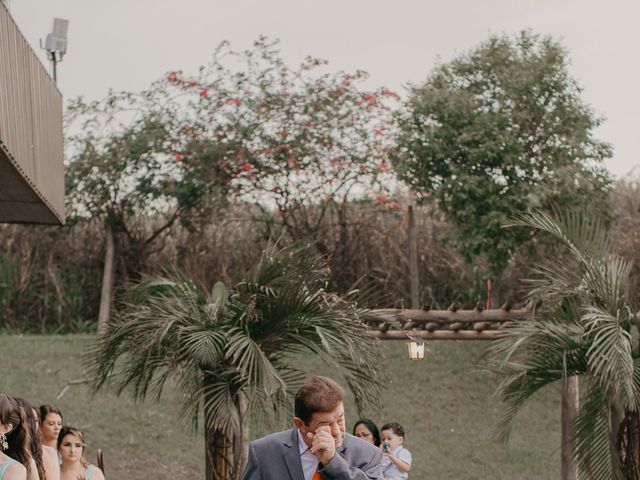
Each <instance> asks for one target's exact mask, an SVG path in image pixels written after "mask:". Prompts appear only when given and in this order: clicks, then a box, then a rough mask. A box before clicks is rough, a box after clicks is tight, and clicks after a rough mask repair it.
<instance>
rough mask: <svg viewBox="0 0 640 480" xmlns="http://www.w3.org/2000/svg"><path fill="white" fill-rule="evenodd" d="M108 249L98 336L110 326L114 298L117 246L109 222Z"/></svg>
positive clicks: (103, 276) (107, 229)
mask: <svg viewBox="0 0 640 480" xmlns="http://www.w3.org/2000/svg"><path fill="white" fill-rule="evenodd" d="M105 236H106V247H105V252H104V270H103V271H102V290H101V292H100V310H99V312H98V334H101V333H104V332H105V330H106V329H107V326H108V325H109V313H110V311H111V300H112V298H113V277H114V259H115V246H114V239H113V230H112V228H111V225H109V222H108V221H106V222H105Z"/></svg>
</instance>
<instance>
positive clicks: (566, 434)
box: [560, 376, 579, 480]
mask: <svg viewBox="0 0 640 480" xmlns="http://www.w3.org/2000/svg"><path fill="white" fill-rule="evenodd" d="M578 399H579V388H578V377H577V376H573V377H568V378H567V379H566V380H565V381H564V382H563V385H562V420H561V422H562V440H561V452H560V461H561V467H560V469H561V475H560V478H561V479H562V480H577V479H578V471H577V469H576V464H575V462H574V460H573V447H572V438H573V426H574V424H575V420H576V417H577V415H578V401H579V400H578Z"/></svg>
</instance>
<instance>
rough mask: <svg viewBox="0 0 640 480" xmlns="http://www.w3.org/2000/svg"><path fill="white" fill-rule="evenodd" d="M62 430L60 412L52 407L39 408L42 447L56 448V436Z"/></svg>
mask: <svg viewBox="0 0 640 480" xmlns="http://www.w3.org/2000/svg"><path fill="white" fill-rule="evenodd" d="M61 428H62V412H61V411H60V409H59V408H58V407H54V406H53V405H48V404H45V405H41V406H40V431H41V432H42V443H43V445H49V446H50V447H51V448H55V449H56V450H57V448H58V434H59V433H60V429H61Z"/></svg>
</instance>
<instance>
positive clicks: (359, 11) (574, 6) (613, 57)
mask: <svg viewBox="0 0 640 480" xmlns="http://www.w3.org/2000/svg"><path fill="white" fill-rule="evenodd" d="M8 5H9V10H10V11H11V13H12V14H13V17H14V19H15V20H16V23H17V24H18V26H19V27H20V29H21V31H22V33H23V34H24V36H25V37H26V38H27V40H28V41H29V43H30V44H31V46H32V47H33V48H34V50H35V51H36V52H37V53H38V55H39V56H40V58H41V59H43V60H44V55H43V54H42V51H41V50H40V49H39V46H38V42H39V39H40V38H44V37H45V35H46V34H47V33H48V32H49V31H50V30H51V26H52V22H53V18H54V17H59V18H66V19H68V20H69V21H70V23H69V34H68V35H69V47H68V52H67V56H66V57H65V58H64V61H63V62H62V64H60V66H59V70H58V83H59V87H60V90H61V91H62V93H63V95H64V96H65V97H66V98H73V97H75V96H78V95H84V96H86V97H88V98H95V99H97V98H101V97H102V96H104V94H105V93H106V92H107V90H108V89H109V88H113V89H116V90H132V91H135V90H141V89H143V88H145V87H147V86H148V85H149V84H150V83H151V81H153V80H155V79H157V78H158V77H160V76H162V75H163V74H164V73H165V72H167V71H169V70H178V69H182V70H184V71H185V72H186V73H189V72H194V73H195V70H196V69H197V67H198V66H199V65H201V64H204V63H207V62H208V60H209V59H210V56H211V53H212V52H213V49H214V48H215V46H216V45H217V44H218V43H219V42H220V41H222V40H229V41H231V42H232V47H234V48H235V49H245V48H249V47H250V46H251V44H252V42H253V41H254V40H255V39H256V38H257V37H258V35H261V34H264V35H267V36H269V37H272V38H278V39H280V40H281V42H282V43H281V47H282V52H283V54H284V57H285V58H286V59H287V60H289V61H290V62H291V63H297V62H299V61H300V60H301V59H302V58H303V57H304V56H305V55H312V56H314V57H320V58H324V59H327V60H329V61H330V66H332V68H333V69H335V70H347V71H353V70H356V69H361V70H365V71H367V72H369V73H370V75H371V78H370V80H369V84H368V86H369V87H372V88H373V87H378V86H382V85H385V86H387V87H389V88H392V89H394V90H396V91H398V92H400V93H402V91H403V86H404V85H406V84H407V82H414V83H416V82H421V81H423V80H424V79H426V77H427V75H428V74H429V71H430V70H431V69H432V68H433V66H434V65H435V63H436V61H437V60H438V58H440V59H442V60H444V61H446V60H448V59H450V58H452V57H453V56H454V55H455V54H456V53H461V52H466V51H468V50H469V49H472V48H473V47H474V46H476V45H477V44H478V43H480V42H481V41H483V40H485V39H486V38H487V37H488V36H489V34H491V33H498V34H500V33H509V34H512V33H516V32H518V31H519V30H522V29H524V28H530V29H532V30H533V31H534V32H536V33H542V34H551V35H553V36H554V37H556V38H558V39H560V40H561V41H562V43H563V45H564V46H565V47H566V48H567V50H568V52H569V57H570V59H571V62H572V63H571V66H570V71H571V74H572V75H573V76H574V78H576V79H577V80H578V82H579V84H580V85H581V86H582V87H583V88H584V99H585V100H586V101H587V103H589V104H590V105H591V106H592V107H593V109H594V110H595V112H596V113H597V114H599V115H602V116H604V117H605V118H606V121H605V122H604V124H603V126H601V127H600V128H599V129H598V131H597V132H596V136H597V137H598V138H599V139H601V140H606V141H609V142H611V143H613V145H614V147H615V153H614V158H613V159H612V160H610V161H609V162H607V166H608V168H609V170H611V171H612V172H613V173H614V174H616V175H617V176H621V175H624V174H627V173H629V172H630V171H631V169H633V168H634V167H635V166H636V165H638V164H640V155H638V154H637V153H636V149H637V145H636V144H637V141H636V139H637V137H638V136H640V135H639V134H640V132H639V126H640V88H639V87H638V83H639V82H638V77H639V74H640V27H638V22H639V20H640V1H638V0H609V1H604V0H446V1H433V0H395V1H391V0H386V1H382V0H316V1H311V0H209V1H205V0H181V1H171V2H170V1H167V0H126V1H125V0H106V1H105V0H101V1H98V0H8ZM638 170H640V168H639V169H638ZM637 173H638V174H640V171H638V172H637Z"/></svg>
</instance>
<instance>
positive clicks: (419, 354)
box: [407, 338, 424, 360]
mask: <svg viewBox="0 0 640 480" xmlns="http://www.w3.org/2000/svg"><path fill="white" fill-rule="evenodd" d="M407 348H408V350H409V358H410V359H411V360H422V359H423V358H424V342H423V341H421V340H416V339H415V338H411V339H410V340H409V341H408V342H407Z"/></svg>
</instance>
